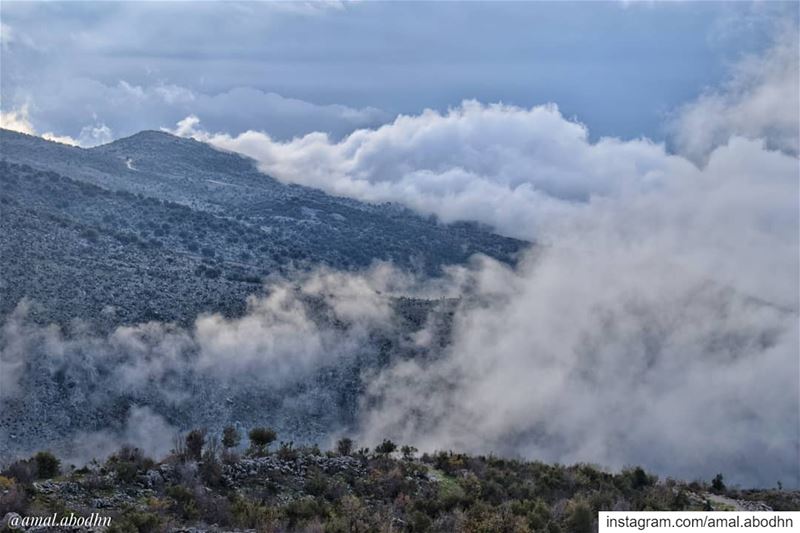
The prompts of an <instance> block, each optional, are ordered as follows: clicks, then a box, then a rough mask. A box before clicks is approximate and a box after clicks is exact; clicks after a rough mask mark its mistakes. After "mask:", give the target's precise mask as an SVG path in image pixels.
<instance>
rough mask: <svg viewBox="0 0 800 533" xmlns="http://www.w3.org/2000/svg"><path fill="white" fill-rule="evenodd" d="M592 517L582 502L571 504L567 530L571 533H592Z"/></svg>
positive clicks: (590, 511)
mask: <svg viewBox="0 0 800 533" xmlns="http://www.w3.org/2000/svg"><path fill="white" fill-rule="evenodd" d="M593 522H594V515H593V513H592V510H591V508H590V507H589V506H588V505H586V503H584V502H573V504H572V505H571V506H570V508H569V515H568V517H567V530H568V531H570V532H572V533H592V530H593V527H592V526H593Z"/></svg>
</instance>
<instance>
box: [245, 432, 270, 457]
mask: <svg viewBox="0 0 800 533" xmlns="http://www.w3.org/2000/svg"><path fill="white" fill-rule="evenodd" d="M248 436H249V437H250V444H251V446H252V448H253V450H254V451H255V452H256V453H258V454H259V455H263V454H265V453H266V452H267V449H268V448H269V445H270V444H272V443H273V442H274V441H275V439H276V438H277V435H276V434H275V432H274V431H273V430H272V429H270V428H265V427H258V428H253V429H251V430H250V433H249V434H248Z"/></svg>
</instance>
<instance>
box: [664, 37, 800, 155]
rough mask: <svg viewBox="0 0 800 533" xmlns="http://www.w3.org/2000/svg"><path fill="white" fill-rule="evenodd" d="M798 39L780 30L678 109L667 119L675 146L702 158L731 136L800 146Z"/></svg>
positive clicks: (780, 145)
mask: <svg viewBox="0 0 800 533" xmlns="http://www.w3.org/2000/svg"><path fill="white" fill-rule="evenodd" d="M798 48H800V39H799V38H798V30H797V28H791V29H784V30H783V31H782V33H781V34H780V37H779V39H778V40H777V42H776V43H775V45H774V46H773V47H772V48H770V49H769V50H768V51H767V52H766V53H765V54H764V55H762V56H748V57H745V58H744V59H743V60H742V61H741V62H740V63H739V64H738V65H736V67H735V69H734V71H733V75H732V77H731V79H730V81H729V82H728V83H727V84H726V85H725V86H724V87H723V88H722V89H721V90H720V89H714V90H709V91H707V92H706V93H705V94H703V95H702V96H701V97H700V98H698V99H697V100H696V101H694V102H691V103H689V104H687V105H685V106H684V107H683V108H681V109H680V110H679V112H678V114H677V115H676V117H675V118H674V119H673V122H672V124H671V128H672V133H673V135H674V141H675V145H676V147H677V149H678V150H679V151H680V152H681V153H684V154H686V155H687V156H689V157H691V158H692V159H694V160H697V161H702V160H703V159H704V158H705V157H706V156H707V155H708V154H709V153H710V152H711V150H713V149H714V148H715V147H717V146H719V145H722V144H725V143H726V142H727V140H728V139H729V138H730V137H731V136H732V135H740V136H745V137H748V138H751V139H762V138H763V139H766V141H767V145H768V146H769V147H771V148H774V149H777V150H783V151H786V152H788V153H791V154H795V155H796V154H798V152H799V151H800V138H799V137H798V135H800V101H799V100H798V85H800V52H798Z"/></svg>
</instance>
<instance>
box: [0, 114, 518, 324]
mask: <svg viewBox="0 0 800 533" xmlns="http://www.w3.org/2000/svg"><path fill="white" fill-rule="evenodd" d="M0 191H2V192H0V202H1V203H0V205H1V206H2V212H0V257H2V263H1V264H0V266H2V269H0V319H2V317H5V316H8V315H9V314H10V313H11V312H12V311H13V309H14V308H15V307H16V306H17V304H18V303H19V302H20V301H21V300H22V299H23V298H29V299H30V300H32V301H33V302H34V305H33V308H32V310H31V316H32V317H33V318H34V319H35V320H37V321H38V322H41V323H49V322H56V323H59V324H62V325H63V324H67V323H69V322H70V321H71V320H73V319H75V318H80V319H82V320H85V321H89V322H91V323H93V324H95V325H96V326H97V327H100V328H105V329H109V328H113V327H115V326H117V325H119V324H132V323H137V322H141V321H147V320H154V319H157V320H166V321H177V322H179V323H184V324H185V323H189V322H190V321H191V320H193V319H194V318H195V317H196V316H197V315H198V314H200V313H202V312H207V311H220V312H223V313H225V314H226V315H228V316H235V315H237V314H240V313H241V312H242V311H243V309H244V305H245V299H246V296H247V295H248V294H250V293H252V292H254V291H256V290H257V289H258V287H259V284H260V282H261V280H262V279H263V278H264V277H265V276H268V275H270V274H276V273H277V274H282V273H286V272H287V271H289V270H291V269H309V268H313V267H315V266H319V265H326V266H330V267H332V268H336V269H348V270H353V269H360V268H364V267H366V266H368V265H369V264H370V263H371V262H373V261H375V260H380V261H392V262H393V263H394V264H396V265H399V266H401V267H403V268H406V269H409V270H415V271H418V272H421V273H425V274H432V275H436V274H437V273H440V269H441V267H442V266H443V265H447V264H457V263H463V262H464V261H466V260H467V259H468V258H469V257H470V256H471V255H473V254H475V253H483V254H487V255H489V256H492V257H495V258H497V259H500V260H502V261H507V262H511V261H513V258H514V255H515V253H516V252H517V251H518V250H519V249H520V248H521V247H522V246H524V244H525V243H523V242H521V241H517V240H514V239H508V238H504V237H500V236H497V235H494V234H492V233H490V232H489V231H487V230H486V229H484V228H480V227H478V226H477V225H475V224H451V225H443V224H440V223H438V222H436V221H435V220H434V219H432V218H430V217H422V216H419V215H416V214H415V213H413V212H411V211H409V210H407V209H404V208H402V207H399V206H396V205H389V204H384V205H369V204H364V203H361V202H357V201H354V200H350V199H346V198H338V197H333V196H330V195H327V194H325V193H323V192H320V191H317V190H314V189H310V188H307V187H302V186H296V185H286V184H283V183H280V182H279V181H277V180H275V179H273V178H271V177H269V176H266V175H264V174H263V173H261V172H259V171H258V170H257V169H256V168H255V163H254V162H253V161H252V160H250V159H248V158H245V157H242V156H240V155H237V154H234V153H229V152H224V151H220V150H217V149H215V148H212V147H211V146H209V145H207V144H204V143H200V142H197V141H195V140H192V139H184V138H179V137H175V136H173V135H170V134H167V133H163V132H156V131H144V132H141V133H138V134H136V135H133V136H131V137H128V138H125V139H120V140H118V141H114V142H112V143H110V144H107V145H103V146H98V147H95V148H91V149H83V148H77V147H72V146H67V145H63V144H59V143H55V142H50V141H46V140H44V139H41V138H38V137H32V136H29V135H24V134H20V133H16V132H12V131H8V130H0Z"/></svg>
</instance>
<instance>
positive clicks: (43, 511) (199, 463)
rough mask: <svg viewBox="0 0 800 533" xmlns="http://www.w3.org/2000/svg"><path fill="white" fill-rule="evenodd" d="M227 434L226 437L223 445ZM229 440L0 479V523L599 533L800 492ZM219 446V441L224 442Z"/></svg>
mask: <svg viewBox="0 0 800 533" xmlns="http://www.w3.org/2000/svg"><path fill="white" fill-rule="evenodd" d="M220 437H222V440H221V441H220V440H218V439H219V438H220ZM241 437H242V435H241V434H238V433H236V432H235V431H229V432H226V433H225V434H224V435H222V436H220V435H207V434H204V433H202V432H200V431H195V432H192V433H189V434H187V435H186V436H185V437H183V438H182V440H177V441H176V448H175V449H174V450H173V452H172V453H171V454H170V455H169V456H168V457H166V458H165V459H164V460H163V461H160V462H155V461H153V460H152V459H151V458H148V457H145V456H144V455H143V454H142V453H141V452H140V451H139V450H138V449H135V448H132V447H123V448H122V449H120V450H119V451H118V452H117V453H115V454H114V455H113V456H112V457H110V458H109V459H108V460H107V461H105V462H92V463H91V464H89V465H87V466H86V467H83V468H79V469H74V468H72V467H70V466H69V465H60V466H59V465H58V463H57V460H54V459H53V457H52V456H50V455H49V454H47V453H40V454H37V455H36V456H34V457H32V458H31V459H29V460H24V461H18V462H16V463H14V464H12V465H9V466H8V467H7V468H6V469H5V470H4V471H3V472H2V476H1V477H0V487H2V489H3V490H4V492H3V493H2V495H0V516H2V515H5V513H7V512H12V511H13V512H16V513H21V514H23V515H26V516H31V515H39V516H48V515H51V514H52V513H60V515H61V516H64V515H68V513H70V512H74V513H75V514H76V516H83V517H88V516H90V515H91V514H92V513H98V514H99V516H102V517H108V518H111V526H110V528H109V529H108V531H111V532H128V531H131V532H143V533H144V532H158V531H173V532H176V531H195V532H201V531H258V532H262V531H264V532H266V531H325V532H367V531H409V532H426V531H431V532H458V531H464V532H487V533H488V532H496V531H507V532H514V533H526V532H548V533H558V532H562V531H563V532H569V533H590V532H592V531H596V528H597V524H596V519H597V511H599V510H612V509H613V510H620V511H622V510H632V511H640V510H660V511H668V510H682V511H691V510H749V511H764V510H792V509H797V508H798V507H800V493H799V492H796V491H783V490H758V491H743V490H738V489H730V488H727V487H726V486H725V483H724V479H723V478H722V477H721V476H720V477H717V478H715V479H714V480H713V481H712V482H711V483H710V484H709V483H706V482H702V481H693V482H691V483H687V482H683V481H675V480H672V479H667V480H659V479H658V477H656V476H654V475H651V474H648V473H647V472H645V471H644V470H642V469H641V468H638V467H635V468H628V469H625V470H623V471H622V472H618V473H611V472H607V471H604V470H602V469H599V468H597V467H594V466H592V465H586V464H579V465H574V466H561V465H546V464H543V463H539V462H526V461H519V460H508V459H501V458H497V457H491V456H489V457H486V456H470V455H465V454H458V453H452V452H439V453H435V454H431V455H429V454H423V455H421V456H419V455H418V454H417V452H416V450H415V449H414V448H411V447H407V446H403V447H399V448H398V446H397V445H396V444H395V443H392V442H391V441H384V442H383V443H382V444H381V445H379V446H378V447H377V448H375V449H374V450H369V449H366V448H362V449H356V444H355V443H353V442H352V441H350V440H347V439H343V440H340V441H339V442H338V443H337V445H336V447H335V450H332V451H327V452H322V451H320V450H319V448H317V447H298V446H294V445H292V443H290V442H281V443H280V444H279V445H277V446H272V449H270V443H271V442H272V441H274V440H275V439H276V436H275V435H274V434H271V433H270V432H269V431H268V430H266V431H262V432H261V437H259V436H258V435H255V437H256V438H257V439H259V440H258V442H256V443H255V444H253V441H252V440H251V442H250V447H249V448H247V449H245V448H244V447H242V446H241V445H239V440H238V439H239V438H241ZM220 442H221V443H222V444H220Z"/></svg>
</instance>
